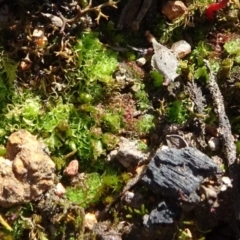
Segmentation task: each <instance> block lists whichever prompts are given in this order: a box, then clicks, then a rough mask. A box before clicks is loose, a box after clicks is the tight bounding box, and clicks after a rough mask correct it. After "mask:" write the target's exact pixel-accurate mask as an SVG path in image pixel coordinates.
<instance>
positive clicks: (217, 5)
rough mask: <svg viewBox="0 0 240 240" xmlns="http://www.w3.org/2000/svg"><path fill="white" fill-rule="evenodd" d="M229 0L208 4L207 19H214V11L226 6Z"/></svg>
mask: <svg viewBox="0 0 240 240" xmlns="http://www.w3.org/2000/svg"><path fill="white" fill-rule="evenodd" d="M228 2H229V0H222V1H221V2H218V3H212V4H210V5H209V6H208V8H207V10H206V15H207V19H208V20H212V19H213V12H215V11H218V10H220V9H222V8H224V7H226V5H227V3H228Z"/></svg>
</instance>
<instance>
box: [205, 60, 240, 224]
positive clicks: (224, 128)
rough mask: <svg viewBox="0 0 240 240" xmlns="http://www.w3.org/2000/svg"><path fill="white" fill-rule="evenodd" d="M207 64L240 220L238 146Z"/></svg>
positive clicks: (209, 85)
mask: <svg viewBox="0 0 240 240" xmlns="http://www.w3.org/2000/svg"><path fill="white" fill-rule="evenodd" d="M205 64H206V66H207V67H208V69H209V74H210V78H209V84H208V86H207V87H208V90H209V91H210V93H211V95H212V100H213V105H214V110H215V113H216V114H217V116H218V124H219V134H220V137H221V140H222V146H223V149H224V154H225V157H226V160H227V164H228V171H229V176H230V178H231V179H232V181H233V182H232V185H233V195H234V196H233V201H234V205H235V206H234V207H235V216H236V219H237V220H240V194H239V189H240V188H239V177H238V174H239V172H238V164H237V157H236V155H237V152H236V146H235V143H234V139H233V136H232V132H231V125H230V122H229V119H228V117H227V115H226V111H225V107H224V99H223V96H222V94H221V92H220V89H219V87H218V84H217V82H216V76H215V75H214V74H213V73H212V71H211V68H210V64H209V62H208V61H207V60H205Z"/></svg>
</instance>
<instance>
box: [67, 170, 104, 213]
mask: <svg viewBox="0 0 240 240" xmlns="http://www.w3.org/2000/svg"><path fill="white" fill-rule="evenodd" d="M101 185H102V181H101V177H100V175H99V174H98V173H90V174H87V175H86V177H85V178H84V180H82V183H81V186H76V187H68V188H66V196H67V198H68V199H69V200H70V201H71V202H73V203H76V204H79V205H81V207H84V208H86V207H87V206H89V205H90V204H92V203H96V202H98V201H99V196H100V194H101V193H99V188H100V187H101Z"/></svg>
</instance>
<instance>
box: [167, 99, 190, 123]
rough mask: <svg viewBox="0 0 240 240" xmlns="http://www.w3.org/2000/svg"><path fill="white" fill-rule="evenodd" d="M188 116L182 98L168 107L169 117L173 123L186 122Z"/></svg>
mask: <svg viewBox="0 0 240 240" xmlns="http://www.w3.org/2000/svg"><path fill="white" fill-rule="evenodd" d="M188 116H189V114H188V112H187V110H186V107H185V106H184V104H183V101H181V100H176V101H174V102H172V103H171V104H170V105H169V107H168V108H167V119H168V121H169V122H171V123H180V124H181V123H184V122H185V121H186V120H187V118H188Z"/></svg>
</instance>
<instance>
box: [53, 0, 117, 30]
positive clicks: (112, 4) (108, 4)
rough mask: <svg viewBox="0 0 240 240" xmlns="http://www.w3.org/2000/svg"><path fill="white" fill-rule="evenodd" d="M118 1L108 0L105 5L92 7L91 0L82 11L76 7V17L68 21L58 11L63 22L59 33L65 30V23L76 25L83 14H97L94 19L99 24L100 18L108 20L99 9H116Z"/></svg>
mask: <svg viewBox="0 0 240 240" xmlns="http://www.w3.org/2000/svg"><path fill="white" fill-rule="evenodd" d="M118 2H119V1H112V0H109V1H108V2H106V3H103V4H100V5H99V6H96V7H92V0H90V1H89V3H88V6H87V7H86V8H84V9H81V7H80V6H79V5H77V7H76V10H77V15H76V16H75V17H74V18H71V19H68V18H65V17H64V16H63V15H62V13H61V12H60V11H58V14H59V17H60V18H61V19H62V21H63V25H62V27H61V29H60V33H63V32H64V30H65V27H66V24H67V23H71V24H72V23H76V22H77V21H78V20H79V19H80V17H81V16H83V15H84V14H85V13H87V12H96V13H97V18H96V21H97V23H98V24H99V21H100V18H101V17H103V18H106V19H108V16H107V15H105V14H103V13H102V11H101V9H102V8H104V7H113V8H117V5H116V4H117V3H118Z"/></svg>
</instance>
